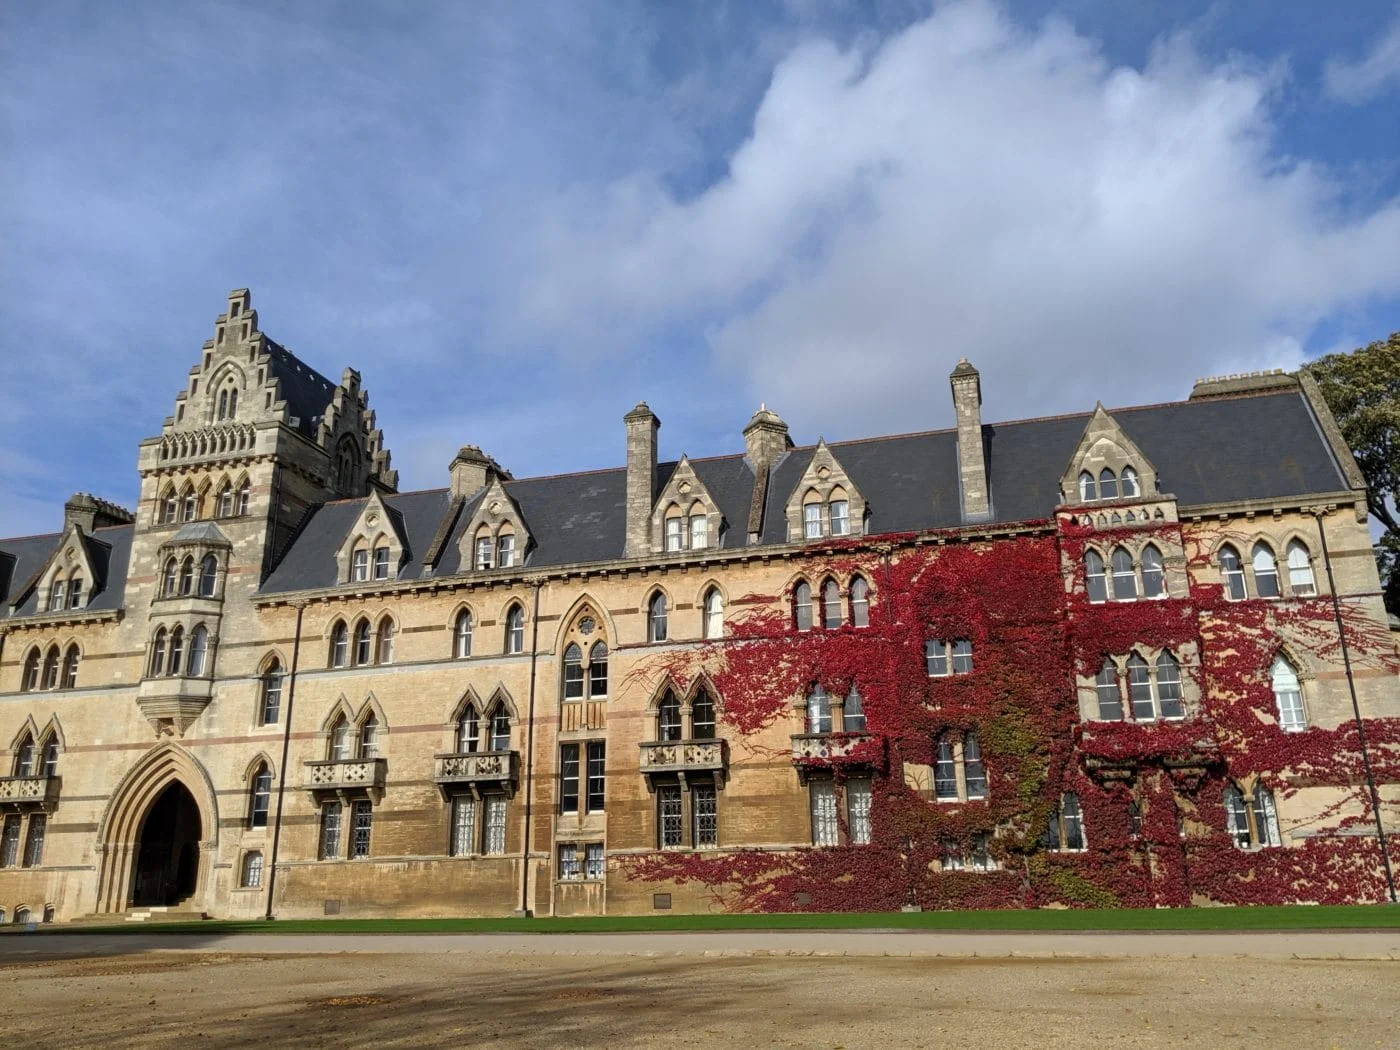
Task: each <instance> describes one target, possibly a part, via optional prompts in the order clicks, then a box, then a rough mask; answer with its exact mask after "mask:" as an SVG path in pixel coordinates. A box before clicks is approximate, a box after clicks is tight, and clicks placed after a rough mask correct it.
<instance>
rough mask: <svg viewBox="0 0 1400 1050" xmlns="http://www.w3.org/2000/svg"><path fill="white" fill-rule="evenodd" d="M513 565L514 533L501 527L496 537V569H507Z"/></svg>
mask: <svg viewBox="0 0 1400 1050" xmlns="http://www.w3.org/2000/svg"><path fill="white" fill-rule="evenodd" d="M514 564H515V533H514V532H512V531H510V530H509V528H508V527H505V526H502V528H501V534H500V535H499V536H497V537H496V568H498V569H509V568H510V567H511V566H512V565H514Z"/></svg>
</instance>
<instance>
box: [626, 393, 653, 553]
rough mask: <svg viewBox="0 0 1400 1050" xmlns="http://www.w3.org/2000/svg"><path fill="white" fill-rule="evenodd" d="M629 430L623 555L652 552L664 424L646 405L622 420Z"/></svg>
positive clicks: (644, 403)
mask: <svg viewBox="0 0 1400 1050" xmlns="http://www.w3.org/2000/svg"><path fill="white" fill-rule="evenodd" d="M622 422H623V424H624V425H625V426H626V427H627V536H626V541H625V547H624V549H623V554H624V556H625V557H628V558H638V557H641V556H642V555H644V554H647V553H649V552H650V551H651V510H652V504H653V503H654V502H655V500H656V432H657V431H658V430H660V429H661V420H659V419H657V418H656V414H655V413H653V412H652V410H651V409H650V407H648V405H647V403H646V402H645V401H638V402H637V407H636V408H634V409H632V411H631V412H628V413H627V415H625V416H623V417H622Z"/></svg>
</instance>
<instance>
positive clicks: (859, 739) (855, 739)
mask: <svg viewBox="0 0 1400 1050" xmlns="http://www.w3.org/2000/svg"><path fill="white" fill-rule="evenodd" d="M792 764H793V766H794V767H796V769H797V774H798V776H799V778H802V779H805V778H806V775H807V774H808V773H810V772H811V771H812V770H815V769H835V768H836V767H838V766H840V767H843V768H850V769H855V768H859V767H862V766H865V767H870V768H881V769H883V768H884V765H885V744H884V741H883V740H882V739H880V738H878V737H875V736H873V735H871V734H870V733H794V734H793V737H792Z"/></svg>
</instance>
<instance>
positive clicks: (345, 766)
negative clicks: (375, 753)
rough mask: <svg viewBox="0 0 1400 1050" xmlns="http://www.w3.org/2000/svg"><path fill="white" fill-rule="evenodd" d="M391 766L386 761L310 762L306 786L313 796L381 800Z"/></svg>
mask: <svg viewBox="0 0 1400 1050" xmlns="http://www.w3.org/2000/svg"><path fill="white" fill-rule="evenodd" d="M388 766H389V763H388V762H387V761H386V760H385V759H382V758H347V759H343V760H337V759H331V760H329V761H325V762H308V763H306V779H305V782H304V784H303V786H304V787H305V788H306V790H307V791H310V792H312V793H321V794H327V795H343V796H347V797H348V796H356V795H357V796H363V795H370V796H372V797H375V798H377V797H378V796H380V795H381V794H383V792H384V781H385V779H386V778H387V774H388Z"/></svg>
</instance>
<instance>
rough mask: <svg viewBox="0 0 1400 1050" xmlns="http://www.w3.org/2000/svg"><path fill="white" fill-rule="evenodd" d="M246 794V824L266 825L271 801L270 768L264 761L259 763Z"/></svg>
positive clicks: (260, 826) (251, 825)
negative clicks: (247, 796)
mask: <svg viewBox="0 0 1400 1050" xmlns="http://www.w3.org/2000/svg"><path fill="white" fill-rule="evenodd" d="M248 795H249V798H248V826H249V827H250V828H265V827H267V812H268V810H269V809H270V808H271V803H272V770H270V769H268V768H267V763H266V762H262V763H259V765H258V768H257V771H256V772H255V773H254V774H253V780H252V787H251V788H250V790H249V792H248Z"/></svg>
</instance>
